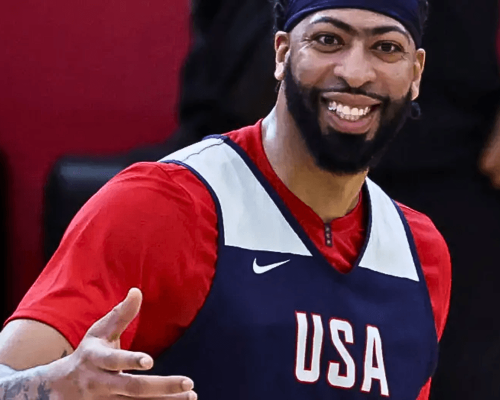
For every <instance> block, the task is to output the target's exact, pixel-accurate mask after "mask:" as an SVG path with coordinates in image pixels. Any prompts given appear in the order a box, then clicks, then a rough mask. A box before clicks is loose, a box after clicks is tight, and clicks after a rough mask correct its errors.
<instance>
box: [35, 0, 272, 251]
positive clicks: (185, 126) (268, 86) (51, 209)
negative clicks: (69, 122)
mask: <svg viewBox="0 0 500 400" xmlns="http://www.w3.org/2000/svg"><path fill="white" fill-rule="evenodd" d="M192 29H193V44H192V48H191V50H190V52H189V55H188V57H187V60H186V62H185V65H184V69H183V73H182V82H181V98H180V106H179V108H180V126H179V129H178V130H177V131H176V132H175V133H174V134H173V135H172V136H171V137H170V138H169V140H168V141H167V142H165V143H163V144H159V145H155V146H148V147H142V148H139V149H136V150H134V151H131V152H129V153H126V154H119V155H116V156H110V157H82V156H70V155H68V156H65V157H63V158H61V159H59V160H58V162H57V163H56V164H55V166H54V167H53V168H52V170H51V172H50V174H49V179H48V181H47V185H46V187H45V198H44V218H43V219H44V255H45V261H48V259H49V258H50V257H51V256H52V254H53V253H54V251H55V250H56V248H57V246H58V245H59V242H60V240H61V238H62V235H63V233H64V231H65V229H66V227H67V226H68V224H69V222H70V221H71V219H72V218H73V216H74V215H75V214H76V212H77V211H78V210H79V209H80V208H81V207H82V206H83V205H84V204H85V202H86V201H87V200H88V199H89V198H90V197H91V196H92V195H93V194H94V193H95V192H97V190H99V188H100V187H102V186H103V185H104V183H106V182H107V181H108V180H109V179H111V178H112V177H113V176H114V175H115V174H116V173H117V172H118V171H120V170H122V169H123V168H125V167H127V166H129V165H131V164H133V163H135V162H139V161H155V160H158V159H160V158H162V157H164V156H165V155H167V154H169V153H171V152H173V151H175V150H177V149H180V148H182V147H185V146H187V145H190V144H192V143H194V142H197V141H199V140H201V139H202V138H203V137H205V136H208V135H211V134H216V133H225V132H228V131H231V130H233V129H237V128H240V127H242V126H246V125H250V124H254V123H255V122H256V121H257V120H258V119H260V118H262V117H263V116H264V115H266V114H267V113H268V112H269V111H270V110H271V109H272V107H273V106H274V102H275V100H276V92H275V87H276V81H275V80H274V76H273V71H274V47H273V34H272V33H273V16H272V3H271V2H270V1H269V0H238V1H235V0H210V1H208V0H194V1H193V4H192ZM166 136H167V135H166Z"/></svg>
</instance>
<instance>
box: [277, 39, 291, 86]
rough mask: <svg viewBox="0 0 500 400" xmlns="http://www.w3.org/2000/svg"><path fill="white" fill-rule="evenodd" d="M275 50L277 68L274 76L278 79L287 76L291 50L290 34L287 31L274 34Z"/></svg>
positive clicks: (280, 79)
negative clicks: (286, 67)
mask: <svg viewBox="0 0 500 400" xmlns="http://www.w3.org/2000/svg"><path fill="white" fill-rule="evenodd" d="M274 50H275V52H276V68H275V70H274V77H275V78H276V79H277V80H278V81H282V80H283V79H284V78H285V65H286V60H287V58H288V52H289V50H290V35H289V34H288V33H286V32H281V31H280V32H277V33H276V35H275V36H274Z"/></svg>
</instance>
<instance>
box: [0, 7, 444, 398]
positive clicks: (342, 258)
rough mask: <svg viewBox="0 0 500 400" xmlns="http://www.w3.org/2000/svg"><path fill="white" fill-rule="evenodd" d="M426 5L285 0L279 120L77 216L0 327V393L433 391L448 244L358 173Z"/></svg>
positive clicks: (415, 47)
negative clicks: (38, 275) (46, 262)
mask: <svg viewBox="0 0 500 400" xmlns="http://www.w3.org/2000/svg"><path fill="white" fill-rule="evenodd" d="M425 8H426V7H425V4H424V1H423V0H378V1H375V0H291V1H290V2H287V1H283V0H281V1H278V2H277V3H276V7H275V10H276V16H277V28H278V29H277V33H276V35H275V48H276V72H275V76H276V79H277V80H278V81H280V86H279V93H278V100H277V103H276V107H275V108H274V110H273V111H272V112H271V113H270V115H268V116H267V117H266V118H265V119H263V120H261V121H259V122H258V123H257V124H256V125H254V126H250V127H247V128H244V129H241V130H239V131H235V132H230V133H228V134H227V135H223V136H215V137H209V138H207V139H206V140H204V141H202V142H200V143H197V144H195V145H193V146H190V147H187V148H185V149H183V150H181V151H179V152H176V153H174V154H172V155H170V156H168V157H166V158H165V159H164V160H162V162H159V163H142V164H137V165H134V166H132V167H131V168H129V169H128V170H126V171H124V172H123V173H121V174H119V175H118V176H117V177H116V178H114V179H113V180H112V181H111V182H110V183H109V184H108V185H106V186H105V187H104V188H103V189H102V190H101V191H100V192H99V193H98V194H97V195H96V196H95V197H94V198H92V199H91V200H90V201H89V203H88V204H87V205H86V206H84V207H83V209H82V210H81V212H80V213H79V214H78V216H77V217H76V218H75V219H74V221H73V223H72V225H71V227H70V228H69V230H68V231H67V233H66V235H65V237H64V239H63V241H62V243H61V246H60V248H59V249H58V251H57V253H56V254H55V256H54V257H53V258H52V260H51V261H50V263H49V264H48V265H47V267H46V269H45V270H44V271H43V273H42V274H41V276H40V277H39V279H38V280H37V282H36V283H35V284H34V285H33V287H32V288H31V289H30V291H29V292H28V294H27V295H26V297H25V298H24V299H23V301H22V302H21V304H20V305H19V307H18V309H17V311H16V312H15V313H14V315H13V316H12V317H11V318H10V319H9V320H8V322H7V324H6V326H5V328H4V330H3V332H2V333H1V334H0V363H1V364H3V365H4V366H3V369H2V377H1V378H0V388H1V389H0V396H3V397H2V398H4V399H71V400H73V399H194V398H196V396H197V395H196V394H195V392H194V391H193V384H196V392H197V393H198V394H199V395H200V397H201V399H207V400H215V399H217V400H220V399H252V400H255V399H271V398H272V399H276V398H286V399H312V398H314V399H332V398H333V399H379V398H380V399H382V398H393V399H398V400H402V399H405V400H406V399H408V400H410V399H411V400H414V399H419V400H424V399H427V398H428V393H429V387H430V382H431V376H432V373H433V371H434V368H435V366H436V360H437V347H438V341H439V337H440V336H441V333H442V331H443V327H444V324H445V320H446V315H447V310H448V302H449V293H450V262H449V255H448V251H447V248H446V245H445V243H444V241H443V239H442V237H441V236H440V234H439V233H438V232H437V230H436V229H435V227H434V226H433V224H432V223H431V221H430V220H429V219H428V218H427V217H425V216H424V215H422V214H420V213H418V212H416V211H413V210H411V209H409V208H407V207H404V206H402V205H400V204H396V203H395V202H393V201H392V200H391V199H390V198H389V197H388V196H387V195H386V194H385V193H384V192H383V191H382V190H381V189H380V188H379V187H378V186H377V185H375V184H374V183H373V182H371V181H370V180H369V179H367V177H366V176H367V172H368V170H369V169H370V167H371V166H372V165H373V164H374V163H375V162H376V160H377V159H378V158H379V157H380V156H381V155H382V153H383V151H384V149H385V147H386V146H387V144H388V143H389V142H390V141H391V139H392V138H393V137H394V136H395V135H396V133H397V132H398V131H399V130H400V129H401V127H402V126H403V123H404V121H405V119H406V118H407V116H408V115H409V114H410V113H411V112H412V109H414V105H413V103H412V102H413V101H414V100H415V99H416V98H417V96H418V94H419V84H420V79H421V76H422V71H423V67H424V61H425V52H424V50H422V49H421V48H420V43H421V38H422V26H423V24H424V21H425ZM249 18H251V16H249ZM255 84H256V85H258V84H259V83H258V82H255ZM131 287H134V288H139V289H140V290H138V289H132V290H130V291H129V289H130V288H131ZM127 292H128V295H127V297H126V299H125V300H124V301H123V302H121V303H120V300H121V299H123V297H125V295H126V294H127ZM116 304H118V305H117V306H115V305H116ZM113 306H115V307H114V308H113ZM110 309H112V311H111V312H109V310H110ZM96 321H97V322H96ZM153 360H154V361H153ZM153 364H154V366H153ZM130 370H134V371H136V372H137V371H139V372H142V373H140V374H131V373H127V372H124V371H130ZM145 372H147V373H145Z"/></svg>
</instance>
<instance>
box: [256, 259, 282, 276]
mask: <svg viewBox="0 0 500 400" xmlns="http://www.w3.org/2000/svg"><path fill="white" fill-rule="evenodd" d="M289 262H290V260H286V261H283V262H279V263H276V264H271V265H266V266H260V265H258V264H257V259H255V260H254V262H253V272H255V273H256V274H259V275H260V274H265V273H266V272H269V271H271V270H272V269H274V268H278V267H281V266H282V265H284V264H286V263H289Z"/></svg>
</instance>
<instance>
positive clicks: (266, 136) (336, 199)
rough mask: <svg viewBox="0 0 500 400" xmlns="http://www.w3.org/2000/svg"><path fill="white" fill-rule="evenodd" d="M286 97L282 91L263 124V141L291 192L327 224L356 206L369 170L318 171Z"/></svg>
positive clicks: (274, 166)
mask: <svg viewBox="0 0 500 400" xmlns="http://www.w3.org/2000/svg"><path fill="white" fill-rule="evenodd" d="M280 97H281V98H280ZM283 97H284V96H283V94H282V93H281V91H280V94H279V96H278V102H277V104H276V107H275V108H274V109H273V111H271V113H270V114H269V115H268V116H267V117H266V118H265V119H264V121H263V123H262V142H263V145H264V150H265V152H266V155H267V157H268V159H269V162H270V163H271V166H272V167H273V169H274V171H275V172H276V174H277V175H278V177H279V178H280V179H281V180H282V181H283V183H284V184H285V185H286V186H287V187H288V189H290V191H291V192H292V193H294V194H295V195H296V196H297V197H298V198H299V199H300V200H301V201H302V202H304V203H305V204H307V205H308V206H309V207H310V208H311V209H312V210H313V211H314V212H315V213H316V214H317V215H318V216H319V217H320V218H321V219H322V220H323V221H324V222H330V221H332V220H333V219H336V218H340V217H343V216H344V215H346V214H347V213H349V212H350V211H351V210H353V209H354V207H356V204H357V203H358V199H359V193H360V191H361V188H362V186H363V183H364V181H365V179H366V175H367V174H368V171H363V172H361V173H359V174H353V175H337V174H334V173H331V172H327V171H324V170H322V169H321V168H319V167H318V166H317V165H316V163H315V162H314V159H313V157H312V156H311V154H310V153H309V151H308V150H307V148H306V144H305V143H304V141H303V140H302V137H301V136H300V132H299V131H298V128H297V126H296V124H295V121H294V120H293V118H292V117H291V115H290V114H289V112H288V110H287V108H286V102H285V101H284V98H283Z"/></svg>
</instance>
